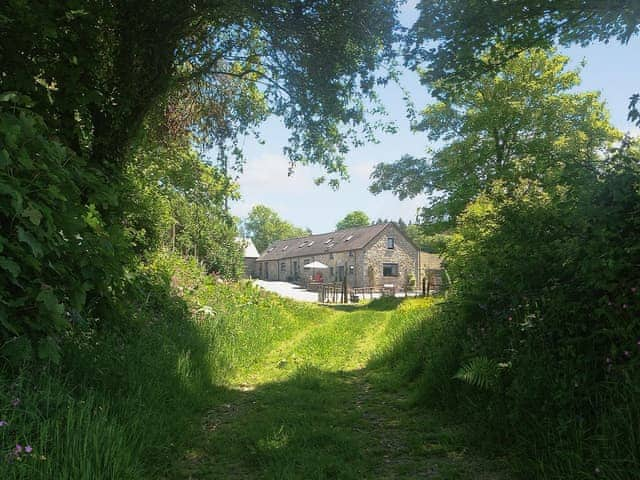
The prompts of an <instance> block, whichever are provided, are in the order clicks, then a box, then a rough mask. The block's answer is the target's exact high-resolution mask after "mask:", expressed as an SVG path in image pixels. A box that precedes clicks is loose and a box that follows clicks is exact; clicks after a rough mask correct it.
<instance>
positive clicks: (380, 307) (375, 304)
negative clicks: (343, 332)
mask: <svg viewBox="0 0 640 480" xmlns="http://www.w3.org/2000/svg"><path fill="white" fill-rule="evenodd" d="M404 301H405V298H401V297H382V298H376V299H374V300H371V301H370V302H367V303H360V304H348V305H326V307H327V308H330V309H332V310H337V311H340V312H354V311H364V310H369V311H372V312H386V311H391V310H395V309H396V308H398V305H400V304H401V303H402V302H404Z"/></svg>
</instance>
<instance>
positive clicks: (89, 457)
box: [0, 257, 318, 480]
mask: <svg viewBox="0 0 640 480" xmlns="http://www.w3.org/2000/svg"><path fill="white" fill-rule="evenodd" d="M122 311H123V314H124V315H126V318H124V319H123V321H122V322H120V324H119V325H118V326H113V325H112V326H109V328H106V327H105V326H101V325H100V321H99V319H94V320H93V321H92V322H91V326H90V327H82V328H80V327H78V328H76V329H74V330H73V331H72V332H71V333H70V334H69V336H68V338H67V339H66V340H65V344H64V352H63V361H62V364H61V365H60V366H57V367H54V366H51V365H49V366H45V367H42V366H33V365H32V366H26V367H25V369H24V370H22V371H21V372H15V371H8V370H4V371H0V421H2V423H0V425H2V426H0V478H2V479H25V480H26V479H74V480H76V479H97V478H99V479H114V480H115V479H119V480H121V479H129V478H131V479H134V478H135V479H139V478H162V476H163V474H164V472H165V470H166V469H167V468H168V466H169V465H170V464H171V463H173V462H174V461H175V459H176V458H178V457H180V456H181V455H183V454H184V448H185V445H186V444H187V443H188V441H189V440H190V439H191V438H192V436H193V434H194V429H197V428H199V423H200V421H199V420H200V416H201V414H202V412H203V411H204V410H205V409H206V408H207V407H208V406H210V405H211V402H212V401H213V400H214V399H215V396H216V395H217V394H218V392H219V390H220V387H221V386H222V385H225V383H226V382H228V381H229V380H230V379H231V378H232V377H233V375H234V374H235V373H236V372H237V371H239V370H242V369H249V368H251V366H252V362H253V361H254V359H255V358H256V356H258V355H260V354H261V353H264V352H266V351H268V350H269V348H270V347H271V346H272V345H273V344H274V343H275V342H277V341H281V340H283V339H286V338H288V337H289V336H291V335H293V334H294V333H295V332H296V331H298V330H299V329H300V328H301V326H302V325H303V324H305V323H310V322H317V321H318V315H317V307H313V306H305V305H301V304H296V303H293V302H288V301H286V300H282V299H279V298H277V297H275V296H273V295H269V294H266V293H264V292H261V291H259V290H257V289H256V288H255V287H253V286H252V285H249V284H235V285H226V284H218V283H214V282H213V280H211V279H210V278H208V277H207V276H205V275H204V274H203V273H202V272H201V271H200V269H199V268H198V267H197V265H195V264H192V263H187V262H184V261H182V260H178V259H175V258H171V257H158V258H157V259H156V261H155V262H153V263H152V264H151V265H148V266H146V267H144V268H142V269H141V271H140V272H139V274H138V277H137V278H136V280H135V281H134V282H133V283H132V286H131V297H130V300H129V302H128V304H127V305H126V306H125V307H124V308H123V309H122ZM27 446H28V448H27V450H29V453H27V452H26V451H25V448H26V447H27Z"/></svg>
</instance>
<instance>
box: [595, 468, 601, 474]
mask: <svg viewBox="0 0 640 480" xmlns="http://www.w3.org/2000/svg"><path fill="white" fill-rule="evenodd" d="M594 473H595V474H596V475H598V474H599V473H600V469H599V468H598V467H596V469H595V470H594Z"/></svg>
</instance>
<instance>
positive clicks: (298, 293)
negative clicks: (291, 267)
mask: <svg viewBox="0 0 640 480" xmlns="http://www.w3.org/2000/svg"><path fill="white" fill-rule="evenodd" d="M253 283H255V284H256V285H257V286H259V287H262V288H264V289H265V290H268V291H269V292H273V293H277V294H278V295H280V296H282V297H286V298H292V299H294V300H298V301H300V302H313V303H316V302H317V301H318V293H317V292H309V291H307V290H305V289H304V288H302V287H301V286H299V285H296V284H294V283H289V282H275V281H274V282H267V281H265V280H254V281H253Z"/></svg>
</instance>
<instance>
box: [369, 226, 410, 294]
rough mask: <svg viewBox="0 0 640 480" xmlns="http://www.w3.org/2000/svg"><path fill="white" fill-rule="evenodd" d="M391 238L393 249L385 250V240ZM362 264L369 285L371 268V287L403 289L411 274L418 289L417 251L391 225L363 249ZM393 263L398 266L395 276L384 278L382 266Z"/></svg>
mask: <svg viewBox="0 0 640 480" xmlns="http://www.w3.org/2000/svg"><path fill="white" fill-rule="evenodd" d="M389 237H391V238H393V241H394V248H392V249H390V248H387V239H388V238H389ZM363 261H364V264H366V266H367V267H366V268H367V271H366V272H364V274H365V278H366V279H367V281H366V284H367V285H369V283H371V282H370V280H369V273H368V268H369V267H371V268H372V275H371V276H372V280H373V282H372V283H373V286H377V287H380V286H382V285H391V284H393V285H395V287H396V288H404V286H405V284H406V282H407V278H408V276H409V274H413V276H414V278H415V279H416V288H418V277H419V272H418V269H419V264H418V261H419V260H418V250H417V249H416V248H415V247H414V246H413V245H412V244H411V243H409V241H408V240H406V239H405V237H404V235H402V234H401V233H400V231H399V230H398V229H397V228H396V227H395V226H393V225H389V226H387V228H385V229H384V230H383V231H382V233H381V234H380V235H379V237H378V238H377V239H375V240H374V241H373V242H372V243H371V244H369V245H368V246H367V248H365V251H364V258H363ZM385 263H394V264H397V265H398V275H397V276H384V275H383V264H385Z"/></svg>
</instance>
